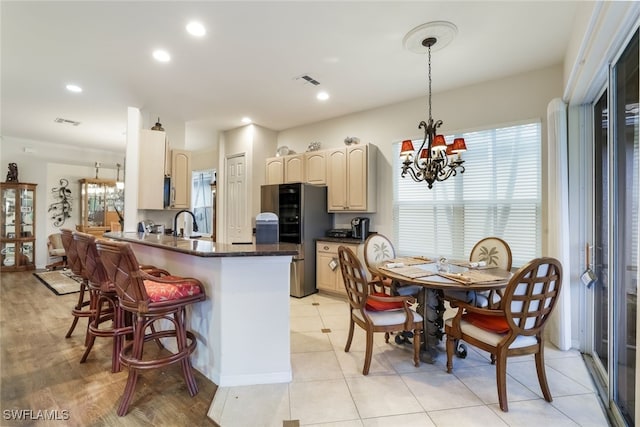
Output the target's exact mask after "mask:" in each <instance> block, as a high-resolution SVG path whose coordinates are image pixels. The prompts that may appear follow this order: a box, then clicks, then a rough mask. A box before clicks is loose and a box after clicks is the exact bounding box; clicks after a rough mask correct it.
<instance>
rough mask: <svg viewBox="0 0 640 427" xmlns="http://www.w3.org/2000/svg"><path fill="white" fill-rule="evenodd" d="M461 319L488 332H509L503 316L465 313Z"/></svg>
mask: <svg viewBox="0 0 640 427" xmlns="http://www.w3.org/2000/svg"><path fill="white" fill-rule="evenodd" d="M462 319H463V320H466V321H467V322H469V323H471V324H472V325H473V326H477V327H478V328H482V329H484V330H486V331H489V332H496V333H498V334H504V333H507V332H509V324H508V323H507V319H506V318H505V317H504V316H488V315H486V314H480V313H465V314H463V315H462Z"/></svg>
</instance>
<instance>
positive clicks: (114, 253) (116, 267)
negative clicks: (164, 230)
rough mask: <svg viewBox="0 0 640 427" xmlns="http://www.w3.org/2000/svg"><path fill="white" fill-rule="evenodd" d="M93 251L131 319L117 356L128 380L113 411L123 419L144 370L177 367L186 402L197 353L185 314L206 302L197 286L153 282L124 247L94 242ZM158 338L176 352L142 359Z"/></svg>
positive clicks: (183, 281) (178, 280)
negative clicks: (171, 341)
mask: <svg viewBox="0 0 640 427" xmlns="http://www.w3.org/2000/svg"><path fill="white" fill-rule="evenodd" d="M96 248H97V251H98V255H99V257H100V260H101V262H102V265H103V267H104V271H105V272H106V276H107V279H108V280H109V281H111V282H112V283H113V285H114V287H115V291H116V294H117V295H118V304H119V307H120V308H121V309H122V310H124V311H126V312H128V313H131V315H132V317H133V339H132V340H131V341H130V342H128V343H126V344H125V345H124V346H123V347H122V350H121V352H120V363H122V364H123V365H125V366H126V367H127V368H128V369H129V376H128V378H127V384H126V386H125V389H124V393H123V396H122V399H121V401H120V405H119V406H118V411H117V413H118V415H119V416H123V415H125V414H126V413H127V411H128V409H129V404H130V403H131V400H132V398H133V393H134V391H135V387H136V383H137V381H138V376H139V372H140V371H144V370H147V369H157V368H162V367H165V366H168V365H171V364H173V363H178V362H179V363H180V365H181V367H182V374H183V376H184V379H185V383H186V385H187V391H188V392H189V395H190V396H195V395H196V393H198V385H197V384H196V380H195V378H194V376H193V371H192V367H191V360H190V356H191V354H192V353H193V352H194V350H195V348H196V337H195V335H194V334H193V332H191V331H188V330H187V327H186V317H187V315H186V309H187V307H188V306H189V305H191V304H194V303H196V302H199V301H203V300H204V299H205V298H206V296H205V291H204V286H203V285H202V283H201V282H200V281H199V280H197V279H194V278H183V277H175V276H167V277H156V276H153V275H151V274H149V273H147V272H145V271H144V270H142V269H141V268H140V266H139V264H138V261H137V259H136V257H135V254H134V253H133V250H132V249H131V245H129V244H128V243H123V242H115V241H107V240H98V241H97V242H96ZM158 320H164V321H165V322H164V323H163V324H162V325H160V324H157V323H155V322H156V321H158ZM167 323H168V325H167ZM154 324H155V326H156V327H160V326H162V327H164V329H161V330H155V329H153V328H152V327H153V325H154ZM147 330H149V332H147ZM159 338H162V339H175V348H177V350H176V351H175V352H172V351H169V350H168V349H167V350H166V351H165V350H163V351H162V352H161V353H159V354H157V355H154V354H145V353H144V351H143V350H144V344H145V342H147V341H150V340H157V339H159Z"/></svg>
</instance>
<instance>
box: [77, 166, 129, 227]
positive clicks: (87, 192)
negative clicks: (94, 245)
mask: <svg viewBox="0 0 640 427" xmlns="http://www.w3.org/2000/svg"><path fill="white" fill-rule="evenodd" d="M79 182H80V187H81V189H80V194H81V199H82V200H81V203H80V213H81V215H82V218H81V219H82V223H81V224H79V225H77V226H76V229H77V230H78V231H81V232H83V233H88V234H93V235H94V236H96V237H100V236H102V235H103V234H104V233H105V232H107V231H109V230H110V229H111V223H112V222H114V223H119V222H120V215H118V211H119V209H118V208H117V205H118V202H119V200H120V199H121V195H120V194H119V190H118V187H117V186H116V181H114V180H111V179H94V178H83V179H81V180H79Z"/></svg>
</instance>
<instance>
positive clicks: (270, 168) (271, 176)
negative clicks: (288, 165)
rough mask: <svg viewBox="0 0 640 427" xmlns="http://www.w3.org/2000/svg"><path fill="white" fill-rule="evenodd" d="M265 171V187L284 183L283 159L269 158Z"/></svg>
mask: <svg viewBox="0 0 640 427" xmlns="http://www.w3.org/2000/svg"><path fill="white" fill-rule="evenodd" d="M265 169H266V172H267V177H266V181H265V183H266V184H267V185H270V184H282V183H284V157H269V158H268V159H267V164H266V168H265Z"/></svg>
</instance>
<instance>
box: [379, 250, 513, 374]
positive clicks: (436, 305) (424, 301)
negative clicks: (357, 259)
mask: <svg viewBox="0 0 640 427" xmlns="http://www.w3.org/2000/svg"><path fill="white" fill-rule="evenodd" d="M369 269H370V270H371V273H372V274H377V275H379V276H381V277H386V278H389V279H391V280H392V282H393V283H394V286H397V287H402V286H406V285H414V286H415V285H417V286H419V287H420V288H419V289H420V291H419V294H418V304H417V308H416V311H417V312H418V313H420V314H421V315H422V317H423V319H424V328H423V334H424V337H423V340H422V347H421V348H422V349H421V351H420V360H421V361H422V362H425V363H435V360H436V358H437V355H438V348H437V346H438V342H439V341H441V340H442V337H443V335H444V332H443V329H442V328H443V325H444V319H443V316H444V312H445V305H444V292H445V291H462V292H465V291H466V292H471V291H475V292H478V291H490V290H498V289H502V288H505V287H506V286H507V284H508V283H509V279H510V278H511V276H512V273H511V272H509V271H507V270H503V269H501V268H497V267H490V266H486V265H483V263H482V262H470V261H457V260H444V259H440V258H438V259H432V258H428V257H424V256H403V257H398V258H393V259H388V260H385V261H384V262H382V263H379V264H377V265H374V266H371V265H370V266H369ZM458 293H459V292H458Z"/></svg>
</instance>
